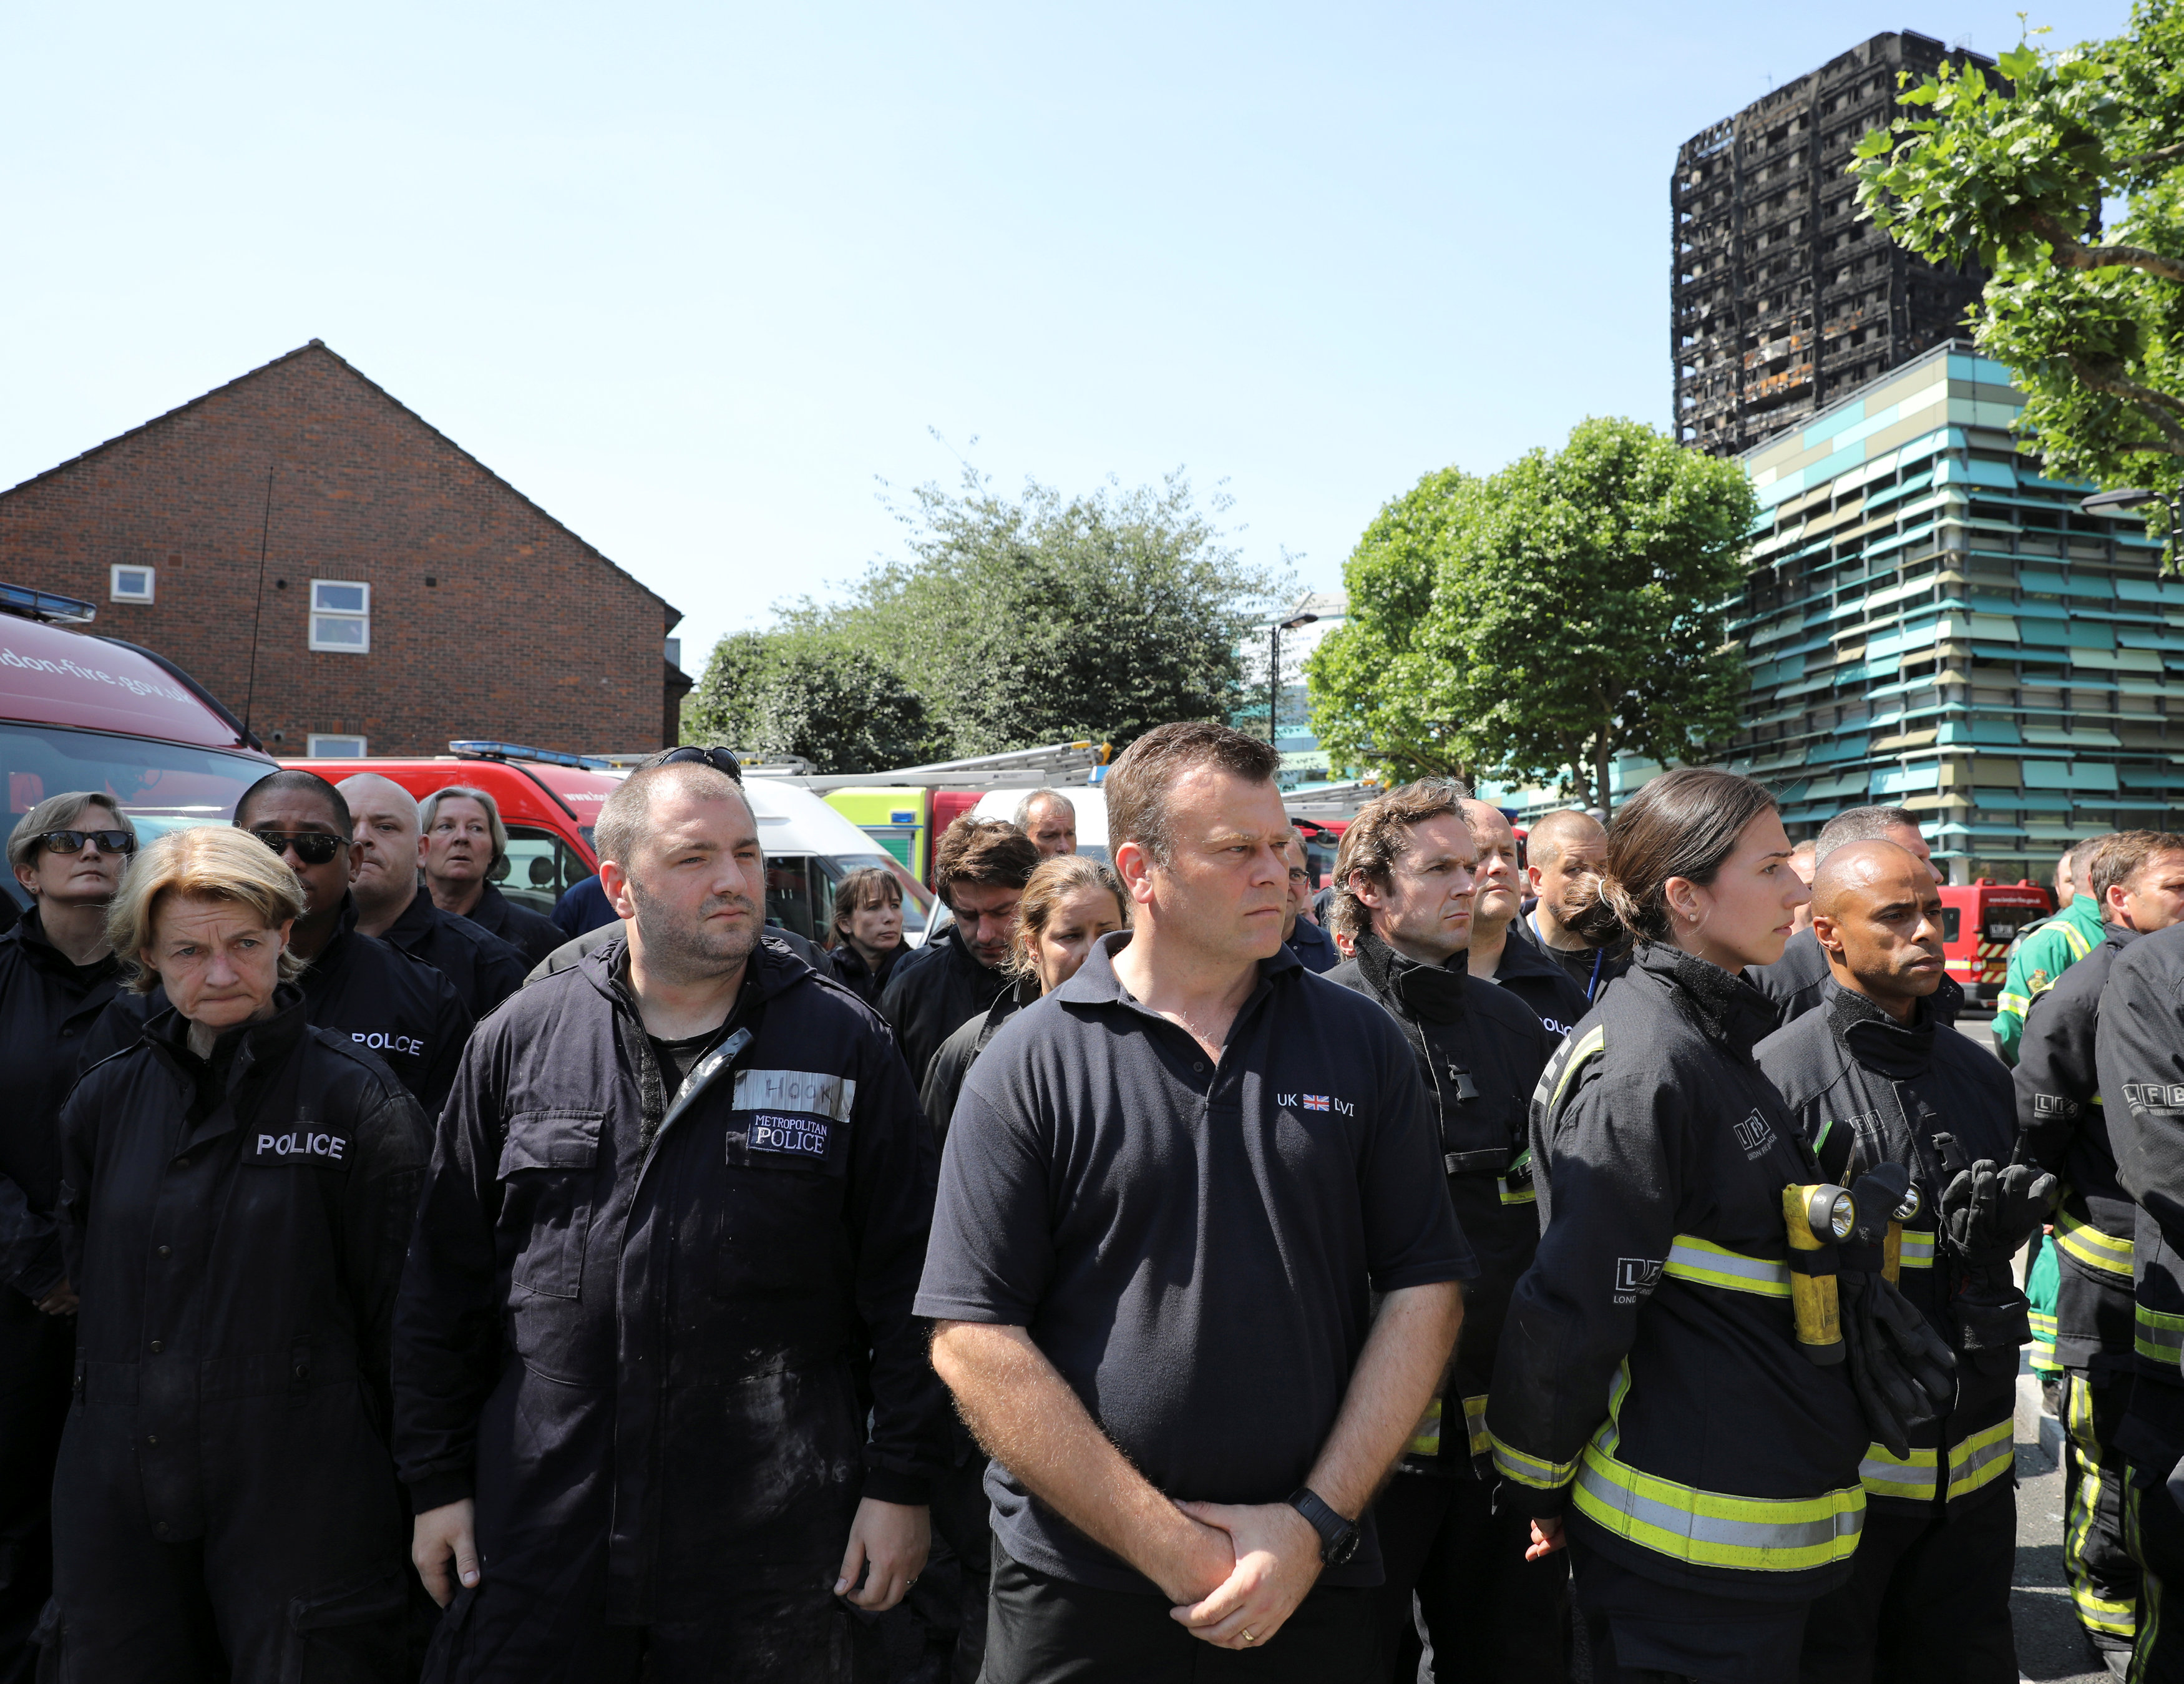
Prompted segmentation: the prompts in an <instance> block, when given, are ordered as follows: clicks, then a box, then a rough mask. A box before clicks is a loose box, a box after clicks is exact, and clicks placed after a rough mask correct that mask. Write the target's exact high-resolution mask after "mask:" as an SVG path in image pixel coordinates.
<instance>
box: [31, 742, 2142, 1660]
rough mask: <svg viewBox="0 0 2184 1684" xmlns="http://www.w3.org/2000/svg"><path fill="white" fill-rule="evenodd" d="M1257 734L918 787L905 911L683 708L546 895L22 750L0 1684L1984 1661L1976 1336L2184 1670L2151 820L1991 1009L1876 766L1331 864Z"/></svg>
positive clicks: (1417, 790)
mask: <svg viewBox="0 0 2184 1684" xmlns="http://www.w3.org/2000/svg"><path fill="white" fill-rule="evenodd" d="M1278 764H1279V762H1278V759H1277V756H1275V754H1274V752H1273V750H1271V749H1269V748H1268V746H1267V745H1266V744H1262V743H1261V742H1258V741H1256V739H1251V738H1249V737H1246V736H1244V735H1242V734H1240V733H1237V732H1234V731H1233V730H1229V729H1228V728H1225V727H1221V726H1217V725H1211V724H1197V723H1183V724H1175V725H1167V726H1162V727H1160V728H1156V729H1155V730H1153V731H1152V732H1151V733H1148V734H1147V735H1145V737H1143V738H1141V739H1139V740H1138V741H1137V742H1135V743H1134V744H1132V745H1131V746H1130V747H1129V748H1128V750H1126V751H1125V752H1124V753H1123V755H1122V756H1121V757H1120V758H1119V759H1118V761H1117V762H1116V763H1115V765H1114V766H1113V767H1112V768H1110V770H1109V772H1108V774H1107V777H1106V808H1107V817H1108V835H1109V839H1110V846H1111V849H1112V859H1111V860H1104V861H1103V860H1100V859H1098V858H1095V857H1093V856H1089V855H1082V854H1079V853H1078V851H1077V849H1076V836H1075V819H1074V809H1073V806H1071V803H1070V801H1069V800H1068V799H1067V796H1065V795H1062V794H1061V793H1060V792H1058V791H1052V790H1041V791H1038V792H1034V794H1033V795H1031V796H1029V797H1028V798H1027V799H1026V800H1024V802H1023V803H1022V806H1021V807H1020V808H1019V809H1018V810H1017V813H1016V816H1015V819H1014V821H1013V822H1003V821H1000V820H977V819H972V818H969V817H966V818H963V819H959V820H958V821H956V822H955V823H954V824H953V825H951V826H950V827H949V828H948V829H947V831H946V832H945V833H944V834H943V835H942V836H941V837H940V838H939V839H938V841H937V843H936V845H935V849H934V857H933V882H934V887H935V889H936V890H937V892H938V894H939V897H940V899H941V901H943V902H944V903H945V905H946V907H947V908H948V911H949V912H950V915H951V916H950V920H949V921H948V922H947V923H946V924H945V927H944V928H941V929H939V931H938V933H937V934H934V935H933V937H932V938H931V939H930V940H928V941H927V942H926V943H925V945H923V946H922V947H921V948H918V949H916V950H912V949H911V948H909V947H908V946H906V945H905V941H904V939H903V911H904V908H903V889H902V887H901V884H900V880H899V879H898V878H896V877H895V876H894V874H893V873H889V872H888V871H886V870H883V869H879V868H877V867H876V868H872V869H864V870H859V871H856V872H854V873H851V874H850V876H849V877H848V878H846V879H845V880H844V881H843V882H842V883H841V884H839V886H838V893H837V894H836V895H835V898H834V902H833V907H832V909H831V917H829V918H828V919H827V928H825V930H824V931H823V933H822V940H821V941H820V942H818V943H817V944H816V945H815V944H814V943H813V942H811V941H809V940H805V939H804V938H803V937H802V936H800V935H799V934H796V933H794V932H792V931H789V930H788V929H785V928H783V927H782V926H781V925H779V924H778V923H772V922H770V921H769V920H768V919H767V917H766V861H765V857H764V851H763V846H762V841H761V837H760V830H759V827H758V824H757V822H756V819H755V816H754V814H753V812H752V810H751V807H750V806H749V803H748V801H746V800H744V796H743V795H742V789H741V783H742V771H741V767H740V766H739V765H738V761H737V759H736V757H735V756H734V755H733V753H731V752H730V751H728V750H724V749H701V748H680V749H675V750H666V751H663V752H662V753H660V754H659V755H655V756H652V757H651V758H650V759H649V760H648V761H645V762H643V764H642V765H640V766H639V767H637V768H636V769H635V770H634V771H633V772H632V773H631V774H630V775H629V776H628V778H627V779H626V780H625V781H624V782H622V783H621V784H620V785H619V786H618V788H617V789H616V791H615V792H614V793H613V794H612V795H610V797H609V798H608V799H607V800H605V801H604V803H603V805H602V807H601V810H600V811H599V817H598V820H597V823H596V826H595V829H594V837H595V841H596V846H597V851H598V855H599V872H598V876H597V878H596V879H593V880H590V881H588V882H587V883H586V884H580V885H578V888H577V889H574V890H571V892H570V894H569V895H566V896H565V897H564V898H563V901H562V903H561V906H560V908H558V909H557V911H556V913H555V916H554V919H553V920H552V921H550V922H549V920H547V919H545V918H543V917H539V916H538V914H536V913H533V912H527V911H526V910H524V909H522V908H521V907H519V906H515V905H513V904H511V903H510V901H508V900H507V899H506V898H505V897H504V896H502V895H500V894H499V891H498V890H497V889H495V888H494V886H493V877H494V873H495V868H496V867H498V866H499V862H501V861H502V859H503V858H504V856H505V855H506V851H507V846H508V844H507V834H506V831H505V828H504V826H503V824H502V822H501V820H500V817H499V813H498V812H497V811H495V809H494V806H493V800H492V798H491V796H490V795H487V794H486V793H485V792H483V791H482V790H478V789H471V788H468V787H463V786H458V787H454V788H450V789H443V790H441V791H439V792H438V793H437V794H436V795H432V797H430V798H429V799H427V800H425V801H424V802H423V803H419V802H418V801H417V800H415V799H414V798H413V797H412V796H411V795H409V793H408V792H407V791H405V790H404V789H403V788H402V787H401V786H400V785H398V784H397V783H393V782H392V781H390V780H388V779H387V778H382V777H378V776H376V775H374V774H370V773H364V774H359V775H356V776H351V777H348V778H343V780H342V781H341V782H339V783H329V782H327V781H326V780H325V779H323V778H319V777H318V776H316V775H315V774H314V773H312V772H309V771H305V770H300V769H290V770H282V771H276V772H270V773H269V774H268V775H266V776H265V778H263V779H262V780H260V781H259V783H256V784H255V785H253V787H252V788H251V789H249V790H248V792H247V793H246V794H245V795H243V796H242V799H241V800H240V801H239V802H238V804H237V808H236V811H235V813H234V816H233V822H232V824H231V825H219V824H210V825H201V826H196V827H192V828H174V829H166V830H164V832H163V833H162V834H158V835H157V836H155V837H151V838H148V839H142V838H140V837H139V835H138V833H137V830H136V826H135V824H134V823H133V822H132V821H131V816H130V814H129V812H128V811H127V810H126V807H125V805H124V804H123V803H121V802H120V801H119V800H116V799H114V797H112V796H111V795H107V794H103V793H99V792H95V791H86V792H77V793H73V794H61V795H53V796H50V797H47V799H45V800H41V801H39V802H38V803H37V804H36V806H33V807H32V808H31V810H30V811H28V812H27V813H25V815H24V816H23V817H22V818H21V819H20V822H18V823H17V824H16V825H15V826H14V831H13V833H12V834H11V835H10V837H9V839H8V864H9V867H10V868H11V870H12V871H13V873H14V878H15V880H16V881H17V883H18V884H20V885H21V887H22V889H23V890H24V892H25V896H26V897H27V898H28V900H29V901H30V902H31V909H30V910H29V911H27V912H25V913H23V915H22V916H21V917H20V921H19V922H17V923H15V924H14V927H13V928H10V929H8V931H7V932H6V933H5V934H4V935H0V1047H4V1051H0V1068H4V1070H5V1073H6V1083H5V1090H4V1092H5V1103H4V1107H0V1258H4V1264H5V1267H4V1272H0V1281H4V1290H0V1364H3V1365H4V1367H0V1684H10V1681H14V1680H27V1679H31V1678H34V1677H35V1678H38V1679H42V1680H51V1681H57V1684H58V1681H65V1684H106V1681H114V1684H122V1681H126V1684H153V1681H160V1684H166V1681H184V1684H196V1681H205V1684H211V1681H214V1680H234V1681H237V1684H294V1681H323V1680H338V1681H354V1684H398V1681H411V1680H415V1679H417V1678H419V1677H420V1676H424V1677H429V1678H432V1679H434V1680H449V1681H453V1680H462V1681H472V1680H476V1681H487V1680H489V1681H509V1684H518V1681H521V1684H535V1681H564V1680H565V1681H571V1684H593V1681H598V1684H608V1681H613V1684H623V1681H628V1684H635V1681H638V1680H647V1681H657V1684H681V1681H697V1680H736V1681H777V1680H778V1681H835V1680H838V1681H844V1684H847V1681H852V1680H854V1681H858V1684H922V1681H928V1680H933V1681H937V1680H941V1679H953V1680H955V1681H959V1684H968V1681H973V1680H978V1679H983V1680H984V1681H986V1684H1034V1681H1037V1684H1047V1681H1054V1684H1060V1681H1064V1680H1067V1681H1108V1680H1112V1681H1117V1684H1123V1681H1128V1684H1140V1681H1167V1680H1178V1681H1179V1680H1185V1679H1201V1678H1205V1679H1215V1678H1225V1677H1230V1676H1234V1677H1235V1678H1238V1679H1269V1680H1273V1679H1281V1680H1287V1679H1296V1680H1306V1679H1310V1680H1314V1681H1320V1680H1355V1681H1361V1684H1362V1681H1368V1680H1370V1681H1373V1684H1380V1681H1389V1684H1395V1681H1402V1684H1408V1681H1412V1680H1413V1679H1417V1678H1418V1677H1420V1676H1431V1677H1434V1678H1438V1679H1440V1680H1443V1681H1451V1680H1463V1681H1480V1684H1486V1681H1495V1684H1500V1681H1518V1680H1523V1681H1528V1684H1531V1681H1541V1680H1549V1681H1552V1680H1560V1679H1564V1678H1572V1679H1591V1680H1596V1681H1601V1684H1611V1681H1619V1680H1621V1681H1638V1680H1649V1681H1650V1680H1660V1679H1686V1680H1697V1681H1705V1684H1774V1681H1789V1680H1805V1681H1811V1684H1838V1681H1841V1684H1852V1681H1869V1680H1880V1679H1887V1680H1899V1681H1908V1680H1914V1679H1915V1680H1918V1681H1919V1684H1944V1681H1957V1680H1961V1681H1965V1684H2005V1681H2011V1680H2014V1679H2015V1678H2016V1677H2017V1676H2018V1672H2017V1662H2016V1658H2015V1653H2014V1644H2013V1637H2012V1631H2011V1624H2010V1581H2011V1576H2012V1566H2013V1560H2014V1550H2015V1541H2016V1504H2015V1500H2014V1471H2013V1469H2014V1459H2013V1439H2014V1419H2015V1415H2016V1411H2017V1408H2018V1405H2019V1397H2020V1388H2019V1378H2018V1377H2019V1373H2020V1362H2021V1358H2022V1350H2023V1347H2026V1346H2028V1345H2030V1346H2031V1347H2032V1360H2033V1362H2034V1363H2035V1364H2036V1366H2037V1368H2038V1369H2040V1371H2041V1372H2042V1374H2043V1375H2046V1376H2047V1385H2048V1397H2049V1401H2050V1403H2051V1405H2052V1406H2053V1408H2054V1409H2055V1410H2056V1412H2057V1413H2058V1414H2059V1415H2060V1417H2061V1419H2063V1421H2064V1424H2065V1425H2066V1428H2067V1434H2068V1437H2067V1444H2066V1457H2067V1465H2068V1475H2069V1514H2068V1515H2067V1517H2066V1526H2065V1533H2064V1540H2063V1542H2064V1554H2065V1559H2066V1563H2067V1567H2068V1572H2069V1577H2070V1586H2071V1592H2072V1597H2073V1601H2074V1605H2075V1609H2076V1611H2077V1614H2078V1616H2079V1619H2080V1620H2081V1623H2082V1625H2083V1627H2084V1629H2085V1631H2086V1632H2087V1636H2088V1638H2089V1640H2090V1642H2092V1643H2093V1644H2094V1645H2095V1646H2097V1648H2098V1650H2099V1652H2100V1655H2101V1658H2102V1659H2103V1660H2104V1661H2105V1662H2106V1663H2107V1664H2108V1665H2109V1667H2110V1669H2111V1670H2114V1671H2115V1672H2117V1673H2118V1674H2119V1675H2121V1674H2122V1673H2123V1672H2124V1671H2125V1670H2126V1667H2127V1666H2128V1667H2129V1668H2130V1669H2131V1673H2130V1676H2131V1677H2132V1678H2133V1679H2134V1680H2146V1681H2165V1680H2168V1679H2170V1678H2173V1677H2184V1636H2180V1635H2179V1633H2178V1632H2177V1631H2174V1630H2170V1629H2169V1628H2168V1627H2166V1626H2165V1624H2164V1622H2163V1621H2162V1620H2161V1619H2160V1617H2159V1615H2160V1609H2161V1607H2162V1603H2163V1592H2164V1586H2168V1585H2170V1584H2174V1583H2177V1582H2180V1581H2184V1512H2180V1504H2184V1369H2180V1365H2179V1363H2180V1356H2184V836H2176V835H2169V834H2160V833H2154V832H2145V831H2137V832H2127V833H2120V834H2114V835H2109V836H2105V837H2100V838H2096V839H2090V840H2088V841H2087V842H2085V843H2083V844H2081V845H2079V846H2077V847H2075V848H2074V849H2073V850H2070V853H2069V854H2068V855H2067V856H2066V857H2065V858H2064V860H2063V862H2061V864H2060V865H2059V867H2058V868H2057V888H2058V890H2059V896H2060V906H2059V912H2058V913H2057V914H2056V916H2055V917H2053V919H2052V920H2051V921H2049V922H2048V923H2045V924H2042V925H2041V926H2039V927H2037V928H2034V929H2033V930H2031V932H2030V933H2029V934H2026V935H2025V938H2024V939H2023V940H2022V942H2021V945H2020V948H2019V950H2018V951H2017V953H2016V955H2015V956H2014V959H2013V961H2012V963H2011V967H2010V973H2009V983H2008V984H2006V987H2005V991H2004V994H2003V998H2002V1000H2001V1002H2000V1006H2001V1015H2000V1016H1999V1017H1998V1018H1997V1020H1996V1023H1995V1030H1994V1039H1995V1041H1996V1045H1997V1051H1998V1053H1999V1055H2000V1056H1999V1057H1997V1053H1996V1052H1990V1051H1988V1050H1986V1048H1984V1047H1982V1046H1980V1045H1978V1044H1977V1043H1976V1042H1975V1041H1974V1040H1971V1039H1970V1038H1968V1037H1967V1036H1965V1035H1964V1034H1960V1033H1959V1032H1958V1029H1956V1028H1955V1023H1956V1019H1957V1018H1958V1013H1959V1012H1960V1011H1961V1010H1962V1009H1963V1008H1964V1005H1965V1001H1964V993H1963V990H1961V989H1960V988H1959V986H1958V984H1957V983H1956V982H1955V981H1953V979H1950V978H1949V977H1948V975H1947V968H1946V966H1945V963H1944V954H1943V945H1944V942H1943V936H1944V928H1945V923H1946V920H1947V909H1945V907H1944V906H1943V901H1942V895H1941V893H1940V884H1941V875H1940V873H1939V872H1938V870H1937V869H1936V866H1935V863H1934V862H1933V861H1932V859H1931V855H1930V850H1929V848H1928V845H1927V843H1926V841H1925V839H1924V837H1923V836H1922V835H1921V834H1920V830H1919V820H1918V817H1917V816H1916V815H1915V814H1914V813H1911V812H1908V811H1903V810H1901V809H1898V808H1894V807H1887V806H1866V807H1858V808H1855V809H1853V810H1851V811H1846V812H1843V813H1841V814H1839V815H1838V816H1836V817H1835V818H1834V819H1832V820H1831V821H1830V822H1828V823H1827V824H1826V825H1825V827H1824V828H1822V829H1821V830H1820V831H1819V835H1818V837H1817V839H1814V841H1811V842H1808V843H1802V844H1799V845H1797V846H1796V847H1793V846H1792V845H1791V841H1790V839H1789V837H1788V835H1787V834H1786V830H1785V828H1784V825H1783V822H1782V819H1781V817H1780V812H1779V811H1778V809H1777V806H1776V804H1775V800H1774V799H1773V797H1772V796H1771V795H1769V792H1768V791H1767V790H1766V789H1764V788H1763V787H1762V786H1761V785H1759V784H1758V783H1753V782H1752V781H1751V780H1749V779H1747V778H1741V777H1738V776H1736V775H1734V774H1732V773H1730V772H1724V771H1719V770H1713V769H1708V768H1685V769H1680V770H1676V771H1673V772H1668V773H1666V774H1664V775H1662V776H1660V777H1658V778H1655V779H1653V780H1652V782H1650V783H1647V784H1646V785H1645V786H1644V787H1643V788H1642V789H1641V790H1640V791H1639V792H1638V793H1637V794H1636V795H1635V796H1634V797H1632V798H1631V799H1630V800H1628V801H1627V802H1626V803H1625V804H1624V806H1623V807H1622V808H1621V809H1620V810H1619V811H1618V812H1617V813H1616V814H1615V815H1614V817H1613V823H1612V824H1609V825H1603V824H1602V823H1601V822H1599V820H1598V819H1597V818H1596V817H1593V816H1591V815H1588V814H1587V813H1585V812H1580V811H1561V812H1554V813H1550V814H1548V815H1546V817H1543V818H1541V819H1540V820H1538V821H1537V822H1535V823H1534V824H1533V825H1532V826H1531V827H1530V828H1529V834H1528V835H1527V836H1526V838H1525V839H1524V843H1523V844H1522V845H1520V843H1519V839H1518V835H1517V834H1516V833H1515V832H1514V831H1513V829H1512V828H1511V825H1510V823H1509V821H1508V818H1507V816H1506V815H1505V814H1504V813H1503V812H1502V811H1500V810H1498V809H1497V808H1496V807H1494V806H1490V805H1488V804H1486V803H1484V802H1481V801H1479V800H1474V799H1472V798H1471V796H1470V794H1469V792H1468V791H1467V790H1465V789H1463V788H1462V787H1460V786H1459V785H1457V784H1455V783H1449V782H1445V781H1440V780H1427V781H1424V782H1420V783H1412V784H1409V785H1407V786H1405V787H1402V788H1400V789H1393V790H1391V791H1390V792H1388V793H1387V794H1385V795H1382V796H1380V797H1379V798H1378V799H1376V800H1373V801H1371V802H1370V803H1369V804H1368V805H1367V806H1365V807H1364V808H1363V809H1362V811H1360V812H1359V813H1358V815H1357V817H1356V819H1355V820H1354V821H1353V822H1351V824H1350V825H1349V826H1348V828H1346V831H1345V832H1344V834H1343V836H1342V839H1341V844H1340V853H1339V855H1338V856H1337V857H1336V860H1335V862H1334V870H1333V873H1332V877H1331V879H1330V880H1329V882H1328V883H1327V884H1325V885H1324V886H1322V885H1319V884H1316V883H1315V881H1314V878H1313V873H1312V867H1311V864H1310V862H1309V858H1308V856H1307V850H1306V848H1305V845H1304V839H1302V838H1301V836H1300V835H1299V834H1298V832H1297V830H1296V829H1295V828H1294V827H1293V825H1292V823H1291V821H1290V817H1288V815H1287V814H1286V813H1285V811H1284V806H1283V801H1282V797H1281V794H1280V791H1279V789H1278V787H1277V784H1276V783H1275V773H1276V771H1277V768H1278ZM2013 1065H2014V1072H2013V1069H2012V1068H2011V1067H2012V1066H2013ZM2028 1263H2029V1269H2028V1267H2027V1265H2028ZM1422 1664H1426V1665H1429V1667H1430V1671H1429V1672H1427V1673H1422V1671H1421V1667H1422Z"/></svg>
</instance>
